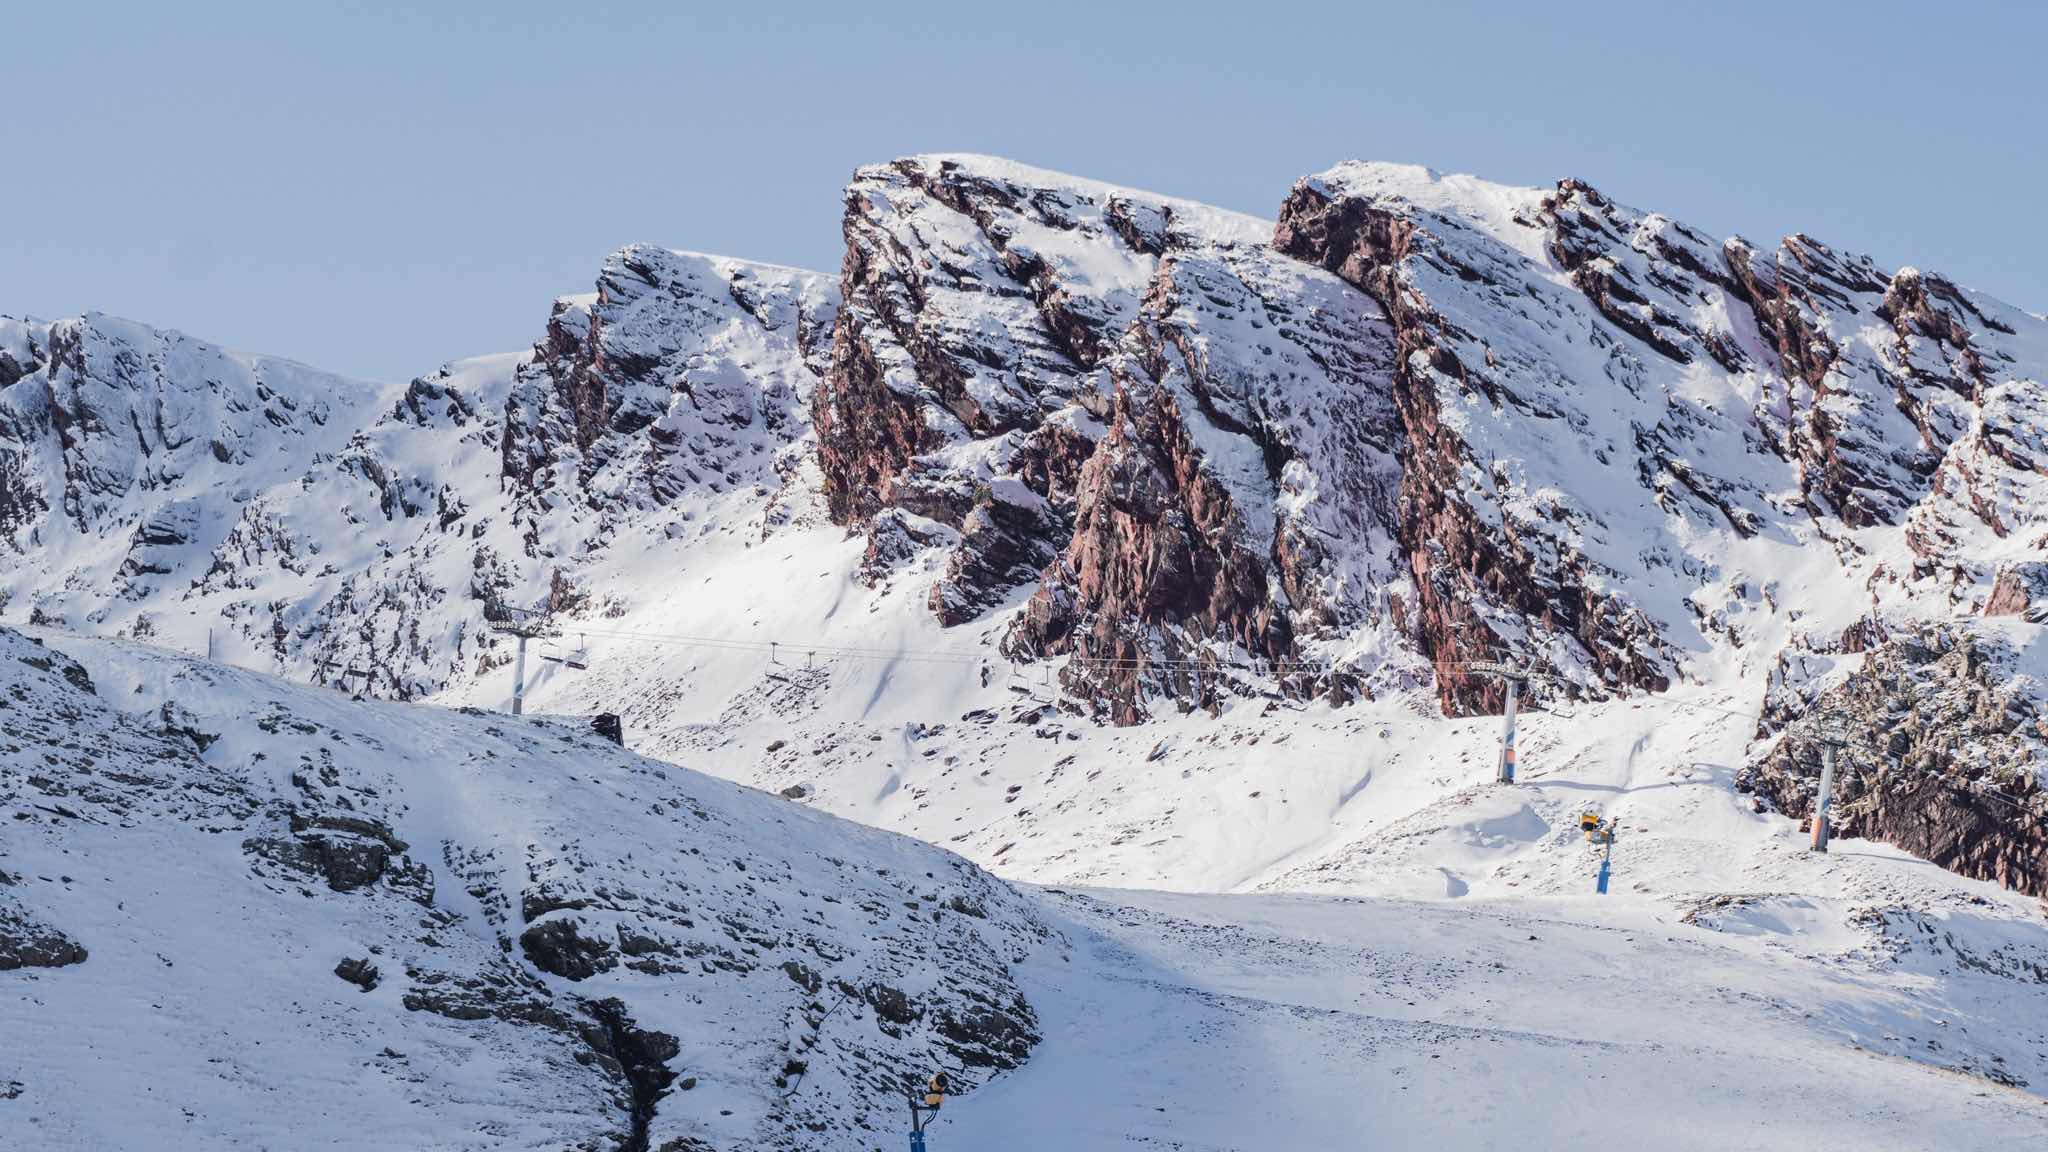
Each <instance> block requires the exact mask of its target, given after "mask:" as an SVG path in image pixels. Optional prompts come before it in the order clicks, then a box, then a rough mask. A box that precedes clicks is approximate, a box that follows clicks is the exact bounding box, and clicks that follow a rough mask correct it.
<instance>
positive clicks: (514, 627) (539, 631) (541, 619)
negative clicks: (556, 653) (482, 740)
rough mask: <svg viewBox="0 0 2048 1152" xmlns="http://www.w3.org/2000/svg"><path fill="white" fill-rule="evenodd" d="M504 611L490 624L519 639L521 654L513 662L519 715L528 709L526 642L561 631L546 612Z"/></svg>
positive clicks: (514, 708)
mask: <svg viewBox="0 0 2048 1152" xmlns="http://www.w3.org/2000/svg"><path fill="white" fill-rule="evenodd" d="M504 612H505V615H504V617H503V618H502V619H498V620H492V621H490V625H491V631H493V632H503V633H506V634H507V635H511V636H516V637H518V639H519V654H518V655H517V656H516V657H514V658H513V662H512V714H513V715H514V716H517V715H519V714H520V713H522V712H523V711H525V709H526V642H527V641H528V640H532V639H535V638H539V637H548V636H555V635H558V634H559V633H557V631H556V629H555V627H554V624H553V623H552V622H551V621H550V620H549V619H548V617H547V614H546V613H544V612H540V611H538V610H535V609H532V608H506V609H504Z"/></svg>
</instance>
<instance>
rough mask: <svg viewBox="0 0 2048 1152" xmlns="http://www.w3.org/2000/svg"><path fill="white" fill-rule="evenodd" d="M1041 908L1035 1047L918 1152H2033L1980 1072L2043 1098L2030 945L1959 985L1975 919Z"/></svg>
mask: <svg viewBox="0 0 2048 1152" xmlns="http://www.w3.org/2000/svg"><path fill="white" fill-rule="evenodd" d="M1052 899H1053V900H1054V901H1055V904H1054V906H1055V907H1057V908H1058V909H1059V910H1060V911H1061V913H1062V914H1063V915H1065V916H1067V917H1070V918H1071V920H1072V922H1073V927H1071V928H1070V929H1069V931H1070V933H1071V934H1072V935H1073V936H1074V938H1075V939H1076V941H1077V947H1076V955H1075V961H1074V963H1072V964H1067V965H1037V964H1034V965H1031V966H1027V967H1026V968H1025V970H1024V979H1025V983H1026V986H1027V988H1029V989H1030V990H1031V994H1032V995H1033V996H1034V998H1035V999H1037V1000H1038V1001H1040V1002H1042V1003H1044V1004H1046V1005H1048V1009H1047V1011H1046V1013H1045V1015H1044V1023H1045V1031H1046V1039H1045V1042H1044V1043H1043V1045H1041V1047H1040V1049H1039V1052H1038V1054H1037V1056H1036V1057H1034V1059H1033V1060H1032V1062H1031V1063H1030V1064H1027V1065H1026V1066H1025V1067H1024V1068H1022V1069H1021V1070H1019V1071H1018V1072H1016V1073H1014V1074H1012V1075H1010V1076H1006V1077H1004V1078H1002V1079H1000V1080H998V1081H997V1082H996V1083H995V1084H993V1085H991V1086H990V1088H989V1089H987V1090H985V1091H984V1092H982V1093H978V1094H977V1095H976V1096H974V1097H973V1098H971V1099H970V1100H968V1101H966V1102H964V1103H963V1104H962V1106H961V1107H960V1108H959V1109H958V1110H957V1111H955V1112H951V1113H949V1114H948V1115H946V1116H945V1117H943V1118H942V1119H941V1120H940V1121H939V1123H938V1124H937V1125H935V1126H934V1128H933V1130H932V1134H931V1141H932V1146H933V1147H940V1146H942V1145H943V1146H945V1147H963V1148H976V1149H987V1150H989V1152H1029V1150H1033V1149H1040V1148H1046V1147H1058V1148H1072V1149H1078V1150H1084V1152H1094V1150H1098V1149H1099V1150H1105V1152H1106V1150H1109V1149H1127V1148H1203V1149H1218V1150H1221V1149H1231V1150H1236V1149H1252V1148H1267V1147H1272V1146H1273V1145H1274V1144H1275V1142H1276V1141H1278V1142H1282V1143H1285V1144H1286V1145H1287V1146H1289V1147H1366V1148H1404V1149H1405V1148H1437V1149H1445V1150H1447V1152H1451V1150H1458V1152H1462V1150H1466V1149H1472V1150H1479V1149H1495V1148H1502V1147H1527V1148H1569V1147H1577V1146H1582V1145H1586V1144H1600V1143H1610V1144H1619V1145H1621V1146H1625V1147H1645V1148H1660V1149H1687V1150H1691V1149H1698V1150H1700V1152H1720V1150H1723V1149H1728V1148H1759V1149H1780V1148H1782V1149H1796V1148H1810V1147H1813V1146H1814V1145H1815V1144H1823V1145H1828V1146H1835V1147H1851V1148H1886V1149H1901V1150H1905V1149H1913V1150H1924V1152H1936V1150H1943V1152H1946V1150H1950V1149H1964V1148H1969V1149H1987V1150H1988V1149H1998V1148H2019V1147H2029V1146H2032V1145H2033V1144H2036V1143H2038V1142H2039V1141H2040V1140H2042V1139H2043V1138H2044V1136H2048V1103H2044V1102H2043V1100H2042V1099H2041V1098H2040V1096H2038V1095H2036V1094H2034V1092H2033V1091H2017V1090H2013V1089H2011V1088H2008V1087H2005V1086H2003V1085H2001V1084H2000V1083H1998V1082H1997V1080H1995V1079H1986V1078H1985V1076H1986V1075H1987V1074H1988V1075H1990V1076H1994V1077H2005V1078H2025V1077H2034V1078H2035V1079H2034V1084H2035V1087H2036V1089H2038V1086H2039V1084H2040V1080H2039V1079H2038V1077H2040V1076H2042V1075H2043V1074H2044V1073H2048V1028H2044V1026H2043V1023H2042V1021H2041V1018H2040V1015H2039V1013H2038V1012H2036V1011H2034V1010H2033V1009H2032V1006H2033V1005H2034V1004H2036V1003H2037V1002H2038V1000H2039V997H2040V995H2041V992H2042V988H2043V986H2042V984H2040V983H2039V982H2038V981H2039V980H2040V978H2041V976H2040V971H2041V969H2040V968H2039V967H2038V966H2039V965H2040V964H2041V963H2042V960H2043V952H2042V950H2041V949H2042V936H2041V934H2040V931H2039V927H2038V925H2037V926H2036V927H2035V929H2034V930H2033V932H2032V934H2031V936H2030V937H2029V943H2028V944H2027V945H2026V946H2025V948H2024V950H2022V951H2020V952H2019V955H2020V956H2021V957H2024V958H2025V960H2026V961H2027V962H2030V963H2032V964H2034V965H2036V966H2037V967H2036V968H2035V970H2033V971H2027V970H2025V969H2023V968H2022V969H2017V970H2000V969H1997V968H1991V967H1986V968H1978V967H1977V961H1978V960H1979V959H1980V958H1986V957H1989V958H1991V959H1992V960H1993V962H1994V963H1996V962H1998V960H1999V959H2000V958H1999V957H1997V956H1995V955H1992V954H1991V953H1990V947H1991V946H1995V945H1997V944H1999V943H2002V942H2003V941H2002V940H2001V937H2000V936H1999V935H1998V933H1999V932H2000V930H2001V929H2000V926H1999V925H1998V924H1996V923H1993V924H1990V925H1983V924H1980V923H1978V922H1976V921H1975V919H1974V917H1973V916H1971V915H1970V914H1968V913H1960V912H1959V913H1957V914H1955V915H1952V916H1943V917H1937V918H1931V919H1928V920H1924V921H1923V920H1910V919H1905V920H1902V919H1900V918H1894V920H1893V921H1892V922H1889V923H1888V925H1887V926H1886V927H1885V928H1884V929H1883V930H1881V931H1873V932H1872V933H1870V934H1868V935H1867V936H1865V937H1864V938H1862V939H1860V940H1858V941H1856V942H1854V943H1851V942H1849V941H1845V940H1828V941H1826V942H1825V943H1821V944H1818V945H1816V944H1815V943H1814V942H1813V941H1811V940H1809V939H1802V938H1801V937H1800V936H1798V935H1797V934H1795V933H1792V932H1788V931H1785V930H1783V929H1776V928H1774V927H1771V925H1772V924H1773V922H1774V920H1778V921H1791V920H1796V919H1797V918H1798V917H1800V916H1801V915H1802V914H1806V915H1811V916H1812V917H1813V918H1815V919H1817V920H1826V919H1829V918H1831V917H1832V916H1833V915H1834V914H1836V913H1838V912H1840V911H1841V909H1840V908H1839V907H1836V906H1832V905H1829V904H1827V903H1826V902H1809V901H1806V900H1801V899H1786V900H1782V901H1778V902H1776V903H1775V904H1768V903H1767V904H1765V905H1763V906H1761V907H1756V908H1753V909H1752V911H1751V913H1750V919H1749V920H1748V921H1747V922H1746V924H1745V925H1742V926H1737V925H1736V924H1735V923H1734V922H1733V920H1734V918H1733V917H1731V919H1730V922H1728V923H1726V924H1725V925H1724V927H1723V928H1722V929H1721V930H1718V931H1717V930H1715V929H1712V928H1707V927H1703V926H1696V925H1693V924H1687V923H1683V922H1680V920H1679V919H1678V918H1677V917H1675V916H1654V917H1652V916H1638V915H1634V914H1630V913H1626V912H1624V913H1619V914H1617V913H1616V912H1615V911H1614V910H1613V909H1612V908H1608V909H1606V910H1602V909H1601V908H1600V907H1598V906H1593V905H1590V904H1579V903H1563V904H1560V903H1557V902H1550V901H1514V902H1509V903H1497V902H1490V901H1489V902H1485V903H1479V904H1465V905H1459V906H1455V907H1446V906H1443V905H1418V904H1410V903H1405V902H1401V901H1390V900H1377V899H1371V900H1355V899H1346V900H1338V899H1315V898H1303V897H1217V896H1165V895H1161V894H1157V893H1134V892H1088V893H1069V894H1064V895H1056V896H1054V897H1053V898H1052ZM1893 948H1897V949H1899V950H1900V951H1901V952H1902V953H1903V954H1902V955H1901V956H1899V957H1898V958H1893V957H1892V956H1891V949H1893ZM1980 950H1981V951H1980ZM2015 976H2016V977H2017V978H2015ZM1930 1065H1932V1066H1930ZM1948 1069H1960V1070H1965V1071H1968V1072H1971V1073H1976V1075H1955V1074H1953V1073H1952V1072H1950V1071H1947V1070H1948Z"/></svg>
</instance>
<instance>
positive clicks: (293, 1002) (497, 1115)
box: [0, 631, 1058, 1149]
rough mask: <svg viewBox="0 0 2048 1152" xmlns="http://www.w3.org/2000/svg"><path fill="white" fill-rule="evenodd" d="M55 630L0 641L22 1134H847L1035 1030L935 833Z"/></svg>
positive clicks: (502, 728)
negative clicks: (23, 963)
mask: <svg viewBox="0 0 2048 1152" xmlns="http://www.w3.org/2000/svg"><path fill="white" fill-rule="evenodd" d="M63 647H65V648H66V649H68V650H69V651H70V652H71V653H72V654H74V655H76V656H78V657H79V658H80V659H81V661H82V663H75V662H73V660H72V659H71V658H70V656H67V655H63V654H59V653H57V652H54V651H52V650H51V649H48V648H42V647H39V646H37V645H36V644H34V643H33V642H31V641H29V640H27V639H25V638H24V637H22V636H21V635H20V634H18V633H15V632H12V631H0V706H4V710H0V732H4V739H0V802H4V804H5V805H6V807H7V808H8V810H9V811H8V817H9V820H8V824H7V832H6V839H5V841H4V842H0V868H4V870H5V876H4V881H5V883H4V884H0V936H4V937H6V938H7V940H8V941H10V942H13V941H16V940H18V939H19V940H29V941H31V942H34V941H42V942H44V947H43V949H42V950H43V951H44V952H45V953H46V954H48V955H46V958H45V959H44V961H42V962H41V963H38V962H37V961H35V960H33V959H32V960H30V961H29V966H27V967H21V968H19V969H17V970H14V971H8V972H4V973H0V989H4V999H0V1017H4V1019H5V1021H6V1023H5V1031H6V1034H7V1035H8V1037H9V1041H10V1043H9V1046H8V1048H9V1052H8V1055H6V1056H4V1057H0V1060H5V1061H7V1062H8V1063H7V1064H6V1065H5V1066H4V1067H0V1082H4V1083H6V1084H8V1085H9V1086H10V1087H9V1092H10V1094H11V1095H12V1098H11V1099H9V1100H7V1101H6V1102H5V1107H4V1109H0V1129H5V1130H6V1131H8V1132H11V1133H13V1134H14V1135H15V1136H19V1137H21V1138H22V1139H24V1140H26V1141H28V1142H29V1143H32V1144H33V1145H34V1146H37V1147H46V1148H101V1147H136V1146H141V1145H143V1144H147V1143H150V1142H152V1141H154V1140H157V1139H160V1138H162V1137H163V1135H164V1134H165V1133H175V1134H177V1135H176V1139H177V1140H178V1141H179V1142H181V1143H186V1144H190V1145H192V1146H206V1147H227V1146H245V1147H272V1146H277V1145H279V1144H289V1143H296V1142H298V1141H299V1140H301V1139H303V1138H305V1137H306V1134H308V1133H317V1134H318V1140H319V1142H320V1143H321V1144H322V1146H329V1147H365V1148H368V1147H390V1146H392V1145H393V1144H401V1145H405V1146H427V1145H431V1146H434V1147H446V1148H505V1147H515V1148H550V1149H552V1148H561V1147H567V1146H575V1147H591V1148H597V1147H610V1146H612V1144H611V1142H610V1141H611V1140H613V1139H617V1140H621V1141H628V1144H627V1146H629V1147H633V1146H641V1147H645V1146H651V1147H662V1146H665V1145H666V1142H667V1141H669V1140H672V1139H680V1140H684V1141H686V1142H687V1141H688V1140H699V1141H703V1142H704V1144H703V1145H702V1146H709V1147H719V1148H729V1147H753V1148H847V1147H859V1146H865V1145H866V1144H867V1143H868V1142H869V1141H870V1135H869V1129H871V1128H874V1127H876V1126H878V1125H885V1124H891V1123H893V1119H894V1114H895V1110H896V1100H895V1097H894V1095H893V1091H894V1087H895V1086H896V1085H897V1084H899V1083H900V1082H901V1079H902V1077H903V1076H905V1075H909V1074H914V1073H917V1072H919V1071H920V1070H925V1069H928V1068H931V1067H945V1068H948V1069H950V1070H952V1071H953V1073H954V1075H955V1077H956V1079H957V1080H959V1081H960V1082H961V1084H962V1086H963V1087H967V1088H971V1087H972V1086H974V1085H977V1084H979V1083H980V1082H982V1081H983V1080H985V1079H986V1077H987V1076H988V1075H989V1074H990V1073H991V1072H992V1071H994V1070H997V1069H1000V1068H1004V1067H1010V1066H1014V1065H1015V1064H1016V1063H1018V1062H1019V1061H1021V1060H1023V1059H1024V1058H1025V1057H1026V1055H1027V1054H1028V1052H1029V1051H1030V1048H1031V1045H1032V1044H1033V1042H1034V1041H1035V1039H1036V1032H1035V1020H1034V1014H1033V1009H1032V1007H1031V1006H1030V1005H1028V1004H1027V1003H1026V1002H1025V1001H1024V1000H1023V999H1022V997H1021V996H1020V994H1019V992H1018V990H1017V987H1016V985H1015V983H1014V982H1013V979H1012V977H1011V975H1010V967H1011V965H1012V964H1013V963H1015V962H1017V961H1018V960H1020V959H1022V958H1024V957H1025V956H1026V955H1027V954H1028V953H1030V952H1031V951H1034V950H1036V949H1038V948H1041V947H1053V948H1057V946H1058V945H1057V942H1056V941H1049V940H1048V935H1047V931H1046V929H1044V928H1043V927H1042V926H1041V925H1040V922H1039V919H1038V917H1037V914H1036V913H1035V912H1034V911H1033V910H1032V908H1031V907H1030V905H1029V903H1028V902H1026V901H1022V900H1020V899H1019V898H1018V897H1017V896H1016V895H1015V894H1014V893H1012V892H1011V891H1010V890H1008V889H1007V888H1005V887H1004V886H1002V885H1000V884H997V883H994V882H992V881H990V880H989V879H988V878H987V877H986V876H985V875H983V874H982V873H980V872H979V871H978V870H976V869H974V868H972V867H970V866H969V865H967V864H966V863H965V862H963V861H961V860H960V859H958V858H957V857H954V856H951V855H949V854H947V853H944V852H941V851H938V850H935V849H932V848H929V847H926V846H924V845H922V844H918V843H916V842H914V841H910V840H906V839H903V838H901V837H896V836H891V835H888V834H885V833H880V832H875V831H871V830H867V829H862V828H859V827H856V826H854V825H851V824H847V823H845V822H842V821H838V820H834V819H831V818H829V817H825V816H822V815H820V814H817V813H813V812H809V811H806V810H805V809H803V808H800V807H796V806H792V805H790V804H788V803H786V802H784V801H782V800H780V799H777V798H774V797H771V796H767V795H764V794H761V793H756V792H751V791H748V790H746V789H742V788H738V787H735V786H733V785H731V784H726V783H723V782H718V781H713V780H710V779H707V778H705V777H702V776H699V775H697V774H695V773H693V772H690V771H688V770H686V769H683V768H678V767H675V766H671V765H664V764H659V763H655V762H651V761H646V760H642V759H640V758H638V757H635V756H632V755H630V754H627V753H624V752H622V751H620V750H619V749H617V748H615V747H614V746H612V745H610V744H608V743H605V742H603V741H602V740H600V739H598V738H597V737H595V736H593V735H591V734H590V733H589V732H588V731H587V730H585V729H584V728H582V727H581V726H580V725H567V724H563V723H557V722H550V721H547V720H541V719H526V720H512V719H509V718H506V717H502V716H494V715H488V714H478V715H464V714H460V713H456V712H449V711H444V710H441V709H435V708H424V707H408V706H401V705H390V704H376V703H363V702H352V701H350V700H349V699H348V698H347V697H345V696H342V695H340V694H337V693H332V692H328V691H325V690H321V689H315V688H306V687H300V686H296V685H292V684H289V683H286V682H283V681H279V680H275V679H272V678H269V677H265V676H260V675H254V674H250V673H246V672H240V671H236V670H234V669H230V668H224V667H221V666H217V665H208V664H204V663H199V662H196V661H192V660H189V659H185V658H181V657H177V656H175V655H167V654H163V653H161V652H157V651H153V650H148V649H143V648H139V647H135V646H130V645H123V644H105V643H102V644H73V643H65V644H63ZM22 925H26V927H23V926H22ZM58 937H61V938H62V939H63V940H67V941H70V942H72V943H74V944H75V945H77V947H78V948H79V949H81V950H82V953H81V954H79V955H75V956H74V955H71V954H68V953H66V952H64V950H62V949H53V948H52V947H50V946H49V942H50V941H52V940H53V939H56V938H58ZM8 950H9V948H8V947H7V946H0V956H4V955H6V954H7V952H8ZM53 961H54V963H55V964H57V965H58V966H55V967H50V966H47V965H48V964H49V963H51V962H53ZM344 964H346V965H347V967H345V968H344V969H343V970H342V971H337V967H338V966H340V965H344ZM5 966H6V967H10V968H12V967H14V965H12V964H8V965H5ZM366 969H367V970H373V971H366ZM361 985H370V986H369V987H367V988H365V987H361ZM636 1110H638V1111H639V1112H640V1113H641V1115H640V1116H639V1119H641V1120H645V1119H646V1114H647V1113H650V1112H651V1124H646V1125H641V1124H636V1115H635V1114H636ZM640 1136H644V1137H645V1138H646V1140H647V1143H645V1144H641V1145H634V1144H632V1143H630V1141H632V1140H634V1139H636V1138H639V1137H640ZM12 1140H13V1137H10V1139H9V1142H10V1143H11V1142H12ZM685 1146H692V1147H694V1146H699V1145H689V1144H687V1143H686V1144H685Z"/></svg>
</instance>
